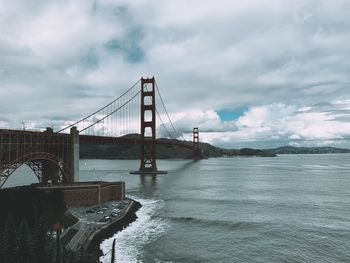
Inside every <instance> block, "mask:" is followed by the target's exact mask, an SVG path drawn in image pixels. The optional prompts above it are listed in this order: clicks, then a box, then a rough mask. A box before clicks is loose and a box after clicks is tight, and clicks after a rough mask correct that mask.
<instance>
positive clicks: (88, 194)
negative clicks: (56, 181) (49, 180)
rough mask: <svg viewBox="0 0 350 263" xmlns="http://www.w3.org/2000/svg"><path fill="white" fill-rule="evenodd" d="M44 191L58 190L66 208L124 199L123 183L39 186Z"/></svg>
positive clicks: (93, 182)
mask: <svg viewBox="0 0 350 263" xmlns="http://www.w3.org/2000/svg"><path fill="white" fill-rule="evenodd" d="M37 188H38V189H41V190H44V191H52V190H60V191H62V192H63V195H64V201H65V203H66V204H67V206H70V207H75V206H91V205H99V204H103V203H105V202H108V201H113V200H114V201H119V200H123V199H124V198H125V183H124V182H121V181H119V182H101V181H92V182H79V183H72V184H60V185H53V186H39V187H37Z"/></svg>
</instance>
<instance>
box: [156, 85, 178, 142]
mask: <svg viewBox="0 0 350 263" xmlns="http://www.w3.org/2000/svg"><path fill="white" fill-rule="evenodd" d="M155 84H156V90H157V93H158V95H159V98H160V101H161V102H162V105H163V108H164V110H165V113H166V115H167V117H168V120H169V122H170V124H171V127H172V128H173V130H174V132H175V135H176V137H175V138H179V137H180V136H179V134H178V133H177V131H176V129H175V127H174V124H173V122H172V121H171V119H170V116H169V114H168V111H167V109H166V107H165V104H164V101H163V97H162V95H161V94H160V91H159V88H158V84H157V82H156V81H155Z"/></svg>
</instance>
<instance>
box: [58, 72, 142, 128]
mask: <svg viewBox="0 0 350 263" xmlns="http://www.w3.org/2000/svg"><path fill="white" fill-rule="evenodd" d="M140 81H141V79H139V80H138V81H137V82H135V84H134V85H132V86H131V87H130V88H129V89H127V90H126V91H125V92H124V93H123V94H122V95H120V96H119V97H118V98H116V99H115V100H113V101H112V102H110V103H108V104H107V105H105V106H104V107H102V108H100V109H99V110H97V111H95V112H93V113H91V114H90V115H88V116H86V117H84V118H82V119H80V120H78V121H76V122H74V123H72V124H70V125H68V126H66V127H64V128H62V129H60V130H59V131H57V132H56V133H60V132H63V131H65V130H67V129H69V128H71V127H73V126H76V125H77V124H79V123H81V122H84V121H85V120H87V119H88V118H90V117H92V116H94V115H96V114H98V113H100V112H101V111H103V110H104V109H105V108H107V107H109V106H110V105H112V104H114V103H115V102H117V101H118V100H119V99H120V98H122V97H123V96H125V95H126V94H127V93H129V92H130V91H131V90H132V89H133V88H135V87H136V86H137V84H138V83H139V82H140ZM138 93H140V92H138ZM138 93H137V94H138ZM84 130H86V129H84Z"/></svg>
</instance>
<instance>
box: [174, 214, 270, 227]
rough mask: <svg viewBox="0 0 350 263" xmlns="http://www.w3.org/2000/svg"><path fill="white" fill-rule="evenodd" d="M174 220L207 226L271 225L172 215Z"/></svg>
mask: <svg viewBox="0 0 350 263" xmlns="http://www.w3.org/2000/svg"><path fill="white" fill-rule="evenodd" d="M168 219H169V220H171V221H174V222H179V223H181V222H183V223H194V224H202V225H205V226H216V227H226V228H230V229H246V230H251V229H257V228H261V227H266V226H267V225H270V224H269V223H259V222H248V221H238V222H233V221H224V220H211V219H202V218H194V217H170V218H168Z"/></svg>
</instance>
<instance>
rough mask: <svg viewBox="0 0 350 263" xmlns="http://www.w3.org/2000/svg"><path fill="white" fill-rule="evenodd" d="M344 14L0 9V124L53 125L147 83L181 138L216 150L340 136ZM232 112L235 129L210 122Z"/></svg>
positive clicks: (84, 5)
mask: <svg viewBox="0 0 350 263" xmlns="http://www.w3.org/2000/svg"><path fill="white" fill-rule="evenodd" d="M348 10H350V3H349V2H348V1H345V0H334V1H326V0H322V1H316V0H309V1H302V0H296V1H277V0H261V1H253V0H248V1H241V2H239V3H238V2H232V1H229V0H223V1H220V4H218V3H217V2H212V1H199V0H191V1H187V0H186V1H185V0H179V1H175V2H172V1H155V0H151V1H149V0H137V1H125V0H115V1H112V0H108V1H98V0H94V1H85V0H74V1H72V0H67V1H53V0H51V1H44V2H40V3H39V2H33V1H18V0H13V1H5V0H0V31H1V36H0V96H1V103H0V111H1V114H2V115H3V116H6V120H4V122H1V123H0V124H1V126H2V127H6V128H8V127H11V128H19V127H21V121H25V122H27V123H32V126H33V127H37V128H41V127H45V126H51V125H53V126H55V127H59V126H61V125H62V124H64V123H67V122H70V121H75V120H77V119H79V118H81V117H83V116H85V115H87V114H89V113H90V112H93V111H95V110H96V109H98V108H100V107H101V106H103V105H105V104H107V103H108V102H109V101H110V100H111V99H112V98H115V97H118V96H119V95H120V94H121V93H122V92H123V91H124V90H126V89H127V88H128V87H130V86H131V85H132V84H133V83H134V82H135V81H136V80H137V79H139V78H140V77H141V76H153V75H154V76H156V78H157V83H158V84H159V87H160V90H161V93H162V94H163V97H164V101H165V104H166V105H167V108H168V111H169V112H170V113H171V116H172V117H173V118H174V124H175V125H176V126H178V129H179V132H180V133H183V134H187V133H188V132H190V131H191V129H192V127H193V126H199V127H200V128H201V130H202V131H204V132H206V133H207V134H208V135H207V138H208V140H209V141H210V142H213V143H217V144H218V145H219V144H220V145H232V143H231V140H232V141H235V142H237V140H242V141H246V142H247V143H248V142H251V141H257V140H268V141H271V140H272V139H273V138H275V140H286V141H285V142H287V143H289V141H290V140H297V138H300V139H299V140H301V139H312V136H313V137H315V138H314V139H321V138H322V139H324V140H325V139H328V138H335V137H337V136H338V137H339V136H340V137H341V136H343V134H344V133H345V129H346V128H347V122H348V121H349V117H348V113H349V112H348V109H347V108H346V107H347V106H346V105H343V104H341V103H345V102H346V101H347V100H348V99H349V97H348V88H349V83H350V78H349V74H348V69H349V68H350V59H349V54H350V50H349V47H348V46H347V45H346V44H345V43H348V42H349V41H350V34H349V32H348V31H349V30H348V29H349V27H350V18H349V16H348ZM337 101H338V102H340V104H341V105H340V104H337V103H336V102H337ZM323 102H331V105H330V107H331V109H330V111H331V113H329V112H327V111H326V108H325V107H324V108H322V109H321V107H319V106H317V104H319V103H323ZM305 107H311V109H309V110H305V109H303V108H305ZM237 108H244V109H248V110H247V111H246V113H245V114H244V115H243V116H241V117H240V118H239V119H238V120H235V121H230V122H223V121H222V120H221V119H220V117H219V116H218V115H217V114H216V112H222V111H223V110H227V111H230V110H234V109H237ZM292 124H293V125H295V126H296V127H298V128H293V126H292ZM330 124H332V125H334V127H337V129H338V132H336V131H335V130H334V129H333V128H330V127H329V125H330ZM277 131H278V132H277ZM203 139H204V138H203Z"/></svg>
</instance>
